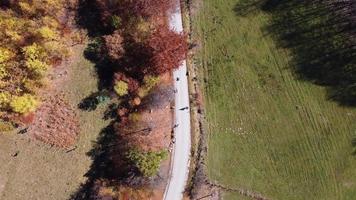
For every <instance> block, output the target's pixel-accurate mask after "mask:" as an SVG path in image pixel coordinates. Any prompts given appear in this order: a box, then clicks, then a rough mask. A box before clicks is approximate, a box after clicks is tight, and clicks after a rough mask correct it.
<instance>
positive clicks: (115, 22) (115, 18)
mask: <svg viewBox="0 0 356 200" xmlns="http://www.w3.org/2000/svg"><path fill="white" fill-rule="evenodd" d="M110 24H111V26H112V27H113V28H114V29H118V28H119V27H120V26H121V18H120V17H119V16H117V15H112V16H111V18H110Z"/></svg>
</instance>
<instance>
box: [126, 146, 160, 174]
mask: <svg viewBox="0 0 356 200" xmlns="http://www.w3.org/2000/svg"><path fill="white" fill-rule="evenodd" d="M127 158H128V159H129V161H130V162H131V163H132V164H133V165H134V166H135V167H137V169H138V170H139V171H140V173H141V174H142V175H143V176H145V177H152V176H154V175H155V174H156V173H157V171H158V169H159V167H160V164H161V162H162V160H164V159H166V158H167V151H164V150H162V151H158V152H153V151H149V152H142V151H140V150H138V149H132V150H130V151H129V152H128V154H127Z"/></svg>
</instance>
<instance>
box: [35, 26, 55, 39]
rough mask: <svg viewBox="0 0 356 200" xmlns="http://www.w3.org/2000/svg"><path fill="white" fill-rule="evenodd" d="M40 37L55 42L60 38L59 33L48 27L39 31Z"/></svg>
mask: <svg viewBox="0 0 356 200" xmlns="http://www.w3.org/2000/svg"><path fill="white" fill-rule="evenodd" d="M38 35H39V36H40V37H41V38H43V39H46V40H55V39H57V38H58V33H57V32H56V31H54V30H53V29H51V28H49V27H48V26H44V27H42V28H40V29H39V30H38Z"/></svg>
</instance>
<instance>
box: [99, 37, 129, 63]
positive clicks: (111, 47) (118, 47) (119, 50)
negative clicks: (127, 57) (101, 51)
mask: <svg viewBox="0 0 356 200" xmlns="http://www.w3.org/2000/svg"><path fill="white" fill-rule="evenodd" d="M104 40H105V47H106V51H107V53H108V55H109V58H110V59H112V60H118V59H120V58H121V57H122V56H123V55H124V53H125V49H124V47H123V42H124V38H123V37H122V36H121V35H120V33H119V31H115V32H114V33H113V34H112V35H107V36H104Z"/></svg>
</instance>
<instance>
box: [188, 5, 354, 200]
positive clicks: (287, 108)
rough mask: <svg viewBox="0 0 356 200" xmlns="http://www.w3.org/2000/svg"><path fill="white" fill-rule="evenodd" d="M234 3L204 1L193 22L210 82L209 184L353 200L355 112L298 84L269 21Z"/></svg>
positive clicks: (266, 193)
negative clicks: (267, 29)
mask: <svg viewBox="0 0 356 200" xmlns="http://www.w3.org/2000/svg"><path fill="white" fill-rule="evenodd" d="M237 3H238V0H207V1H204V6H203V8H201V10H200V15H198V16H197V17H196V18H195V19H194V27H195V30H194V31H195V34H196V36H197V37H199V38H200V40H201V43H202V50H201V52H200V54H199V55H198V56H197V57H196V59H197V62H198V63H200V64H201V65H202V73H204V78H205V79H206V83H205V84H204V85H205V88H204V93H205V96H206V97H205V99H206V110H207V118H208V122H209V132H210V134H209V150H208V174H209V177H210V178H211V179H212V180H215V181H218V182H219V183H221V184H223V185H225V186H227V187H231V188H240V187H241V188H245V189H248V190H252V191H256V192H259V193H262V194H263V195H264V196H267V197H270V198H272V199H352V198H353V197H354V196H355V195H356V185H355V184H356V183H355V182H354V180H355V178H356V172H355V170H353V166H355V164H356V159H355V157H354V156H353V155H352V153H353V147H352V145H351V141H352V139H353V138H354V137H355V128H356V125H355V124H354V123H353V122H354V121H355V119H356V110H355V109H354V108H347V107H341V106H339V105H338V104H337V103H335V102H332V101H329V100H327V99H326V90H325V88H323V87H320V86H316V85H314V84H312V83H310V82H307V81H301V80H298V79H297V78H296V76H295V75H294V74H293V72H292V70H291V69H293V68H294V67H295V66H294V65H295V64H294V63H293V60H292V55H291V52H290V51H289V50H288V49H282V48H278V47H277V43H276V41H275V40H273V38H272V36H271V35H270V33H268V32H265V31H263V30H265V27H266V26H268V25H269V24H270V21H271V16H269V15H267V14H266V13H263V12H262V11H255V12H254V13H253V15H247V16H237V15H236V13H235V11H234V8H235V6H236V4H237ZM225 198H226V199H236V198H234V197H233V196H232V195H227V196H226V197H225Z"/></svg>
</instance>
